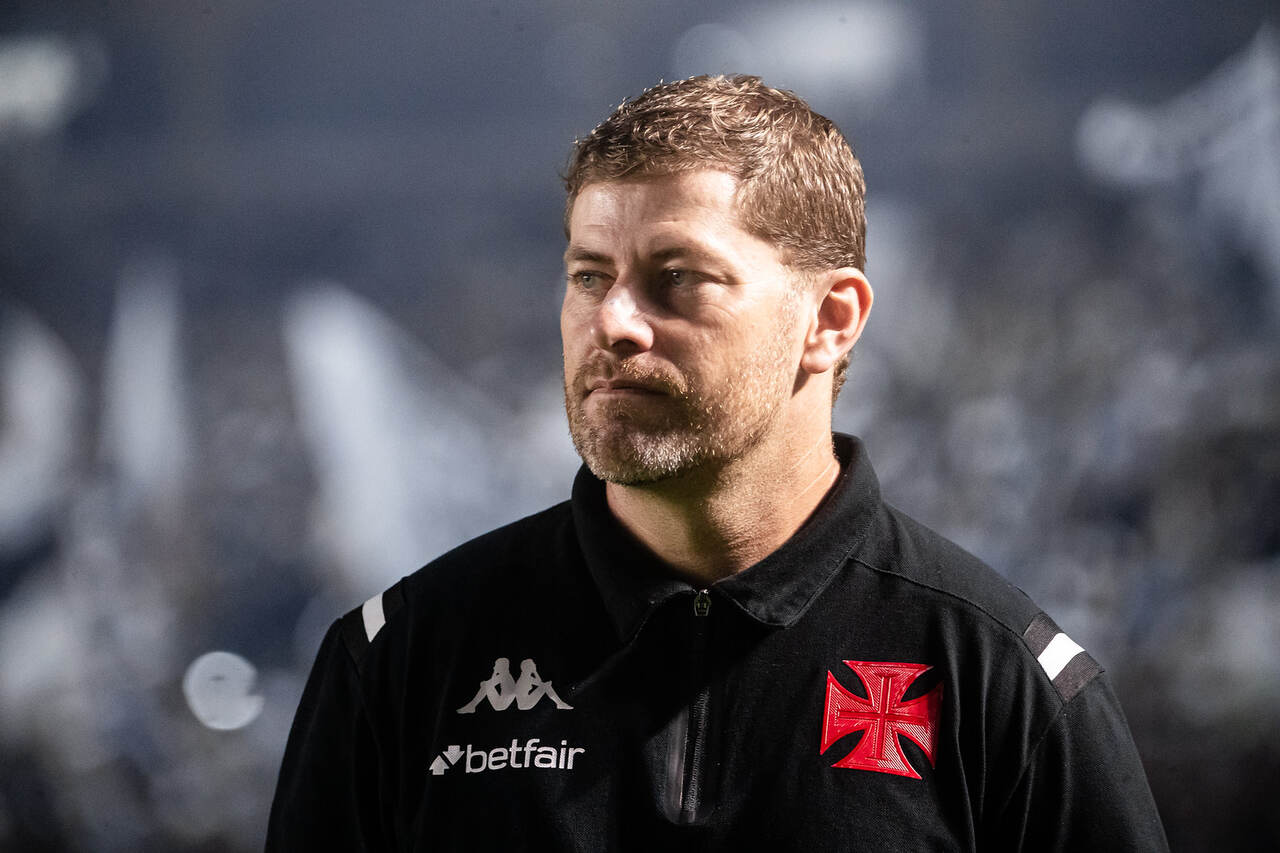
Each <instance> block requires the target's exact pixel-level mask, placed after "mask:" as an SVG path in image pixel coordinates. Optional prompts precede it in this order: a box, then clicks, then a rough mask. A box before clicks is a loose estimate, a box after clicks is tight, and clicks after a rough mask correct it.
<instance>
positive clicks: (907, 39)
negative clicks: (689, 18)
mask: <svg viewBox="0 0 1280 853" xmlns="http://www.w3.org/2000/svg"><path fill="white" fill-rule="evenodd" d="M924 56H925V36H924V24H923V21H922V19H921V17H920V16H919V15H918V14H916V13H914V12H912V11H911V10H910V9H904V8H902V7H901V6H899V5H894V4H889V3H884V2H877V0H863V2H834V3H813V4H805V5H804V6H799V5H794V6H793V5H788V4H779V5H771V6H757V7H749V8H747V9H745V10H743V11H742V12H740V13H738V14H736V15H735V16H734V18H733V20H731V21H730V22H729V23H728V24H727V25H724V24H700V25H698V26H696V27H693V28H692V29H690V30H688V31H686V32H685V33H684V34H683V35H682V36H681V37H680V39H679V40H678V41H677V42H676V44H675V46H674V47H673V50H672V66H673V71H672V73H673V76H675V77H681V76H685V75H687V74H690V73H710V72H726V71H734V72H738V73H744V74H756V75H759V76H760V77H763V78H764V80H765V82H766V83H768V84H770V85H773V86H782V87H784V88H788V89H794V90H795V91H797V92H799V93H801V94H802V95H803V96H804V97H805V99H806V100H808V101H809V102H810V103H813V104H815V106H819V105H820V104H823V103H824V102H825V103H837V104H842V103H846V102H849V101H853V102H857V103H862V104H868V103H876V102H879V101H880V100H882V99H884V98H886V97H887V96H889V95H891V94H893V93H894V92H896V91H897V90H898V89H899V88H900V87H901V86H902V85H903V84H904V83H906V82H908V81H911V80H913V79H920V78H922V77H923V73H924V71H923V69H924Z"/></svg>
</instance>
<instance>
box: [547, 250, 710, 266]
mask: <svg viewBox="0 0 1280 853" xmlns="http://www.w3.org/2000/svg"><path fill="white" fill-rule="evenodd" d="M672 258H687V259H689V260H690V261H692V262H694V263H697V264H706V265H712V266H719V265H721V264H723V263H724V261H723V260H721V259H720V258H719V257H717V256H716V255H714V254H712V253H711V252H708V251H706V250H704V249H701V248H698V247H696V246H671V247H670V248H665V249H658V250H657V251H655V252H653V253H652V254H651V255H649V257H648V258H647V260H649V261H650V262H652V263H665V262H666V261H669V260H671V259H672ZM564 260H565V262H566V263H568V262H569V261H585V262H587V263H595V264H611V263H613V258H612V257H610V256H609V255H606V254H604V253H602V252H594V251H592V250H590V249H587V248H584V247H582V246H570V247H569V248H567V249H565V252H564Z"/></svg>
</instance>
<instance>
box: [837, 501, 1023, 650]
mask: <svg viewBox="0 0 1280 853" xmlns="http://www.w3.org/2000/svg"><path fill="white" fill-rule="evenodd" d="M877 527H878V528H879V529H878V531H877V534H878V535H875V536H872V537H870V541H869V545H868V547H866V548H863V549H861V551H860V552H859V553H858V554H856V555H855V559H856V560H857V562H858V563H860V564H862V565H863V566H865V567H866V568H868V569H871V570H873V571H876V572H879V573H881V574H884V575H891V576H896V577H898V578H900V579H901V580H902V581H904V582H906V583H909V584H912V585H914V586H917V587H920V588H922V589H926V590H931V591H933V592H935V593H937V594H939V595H941V596H944V597H946V598H948V599H951V600H954V601H955V603H956V604H957V605H961V606H967V607H969V608H974V609H977V610H979V611H982V612H984V613H986V614H987V615H988V616H989V617H990V618H992V619H994V620H995V621H997V622H999V623H1001V624H1003V625H1005V626H1007V627H1008V628H1009V629H1010V630H1012V631H1015V632H1017V633H1021V632H1022V631H1023V630H1025V629H1026V627H1027V625H1028V624H1030V622H1031V620H1032V619H1033V618H1034V617H1035V616H1036V614H1038V613H1039V612H1040V608H1039V607H1037V606H1036V604H1035V602H1033V601H1032V600H1031V599H1030V598H1029V597H1028V596H1027V594H1026V593H1024V592H1023V591H1022V590H1021V589H1019V588H1018V587H1016V586H1014V585H1013V584H1012V583H1010V582H1009V581H1008V580H1007V579H1006V578H1004V577H1003V576H1002V575H1001V574H1000V573H999V572H997V571H996V570H995V569H993V568H991V567H990V566H989V565H987V564H986V563H985V562H983V561H982V560H980V559H979V558H978V557H976V556H974V555H973V554H971V553H969V552H968V551H966V550H965V549H964V548H962V547H960V546H959V545H957V544H956V543H955V542H952V541H951V540H950V539H948V538H946V537H945V536H943V535H942V534H940V533H938V532H937V531H935V530H933V529H931V528H929V527H927V526H926V525H924V524H922V523H920V522H919V521H916V520H915V519H914V518H912V517H911V516H909V515H907V514H906V513H904V512H902V511H901V510H898V509H897V508H895V507H893V506H890V505H888V504H886V505H885V506H884V512H883V513H881V515H880V518H879V522H878V525H877Z"/></svg>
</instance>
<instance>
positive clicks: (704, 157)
mask: <svg viewBox="0 0 1280 853" xmlns="http://www.w3.org/2000/svg"><path fill="white" fill-rule="evenodd" d="M698 169H717V170H720V171H724V172H728V173H729V174H731V175H733V176H734V177H735V178H736V179H737V180H738V191H737V199H736V200H737V203H738V210H739V216H740V221H741V223H742V227H743V228H744V229H745V230H746V231H748V232H749V233H751V234H754V235H756V236H757V237H760V238H762V239H765V240H768V241H769V242H771V243H773V244H774V245H775V246H777V247H778V249H779V250H780V251H781V252H782V254H783V259H784V260H785V262H786V263H787V264H788V265H790V266H792V267H793V268H795V269H796V270H798V271H800V272H817V271H821V270H829V269H838V268H840V267H855V268H857V269H863V267H864V266H865V264H866V202H865V196H866V182H865V180H864V178H863V175H862V164H861V163H859V162H858V158H857V156H856V155H855V154H854V153H853V150H852V149H851V148H850V147H849V143H848V142H847V141H846V140H845V138H844V136H843V134H841V133H840V129H839V128H837V127H836V126H835V124H834V123H833V122H832V121H831V120H830V119H828V118H826V117H825V116H822V115H819V114H818V113H816V112H814V111H813V110H812V109H811V108H810V107H809V105H808V104H806V103H805V102H804V101H803V100H802V99H801V98H799V97H798V96H796V95H795V94H793V93H791V92H788V91H785V90H782V89H775V88H772V87H770V86H766V85H765V84H764V83H763V82H761V80H760V78H759V77H748V76H742V75H738V76H732V77H725V76H715V77H707V76H702V77H691V78H689V79H687V80H676V81H673V82H670V83H659V84H658V85H656V86H653V87H651V88H649V89H646V90H645V91H644V92H641V93H640V95H638V96H637V97H635V98H633V99H632V100H629V101H625V102H623V103H622V104H621V105H620V106H619V107H618V108H617V109H616V110H614V112H613V114H612V115H610V116H609V117H608V118H607V119H605V120H604V121H603V122H601V123H600V124H599V125H598V126H597V127H596V128H595V130H593V131H591V133H590V134H588V135H587V136H586V137H583V138H582V139H579V140H577V142H576V143H575V144H574V148H573V153H572V155H571V157H570V159H569V165H568V168H567V170H566V172H565V179H564V182H565V189H566V190H567V191H568V199H567V202H566V205H565V231H566V234H567V233H568V224H569V216H570V214H571V213H572V211H573V204H574V201H575V200H576V199H577V197H578V193H580V192H581V191H582V188H583V187H584V186H586V185H587V184H590V183H595V182H598V181H610V180H618V179H623V178H630V177H646V176H651V175H668V174H674V173H678V172H690V171H695V170H698ZM847 368H848V357H847V356H846V357H845V358H844V359H842V360H841V362H840V364H839V365H838V366H837V368H836V374H835V379H834V388H833V399H834V394H835V393H838V392H839V389H840V385H841V384H842V383H843V381H844V375H845V371H846V370H847Z"/></svg>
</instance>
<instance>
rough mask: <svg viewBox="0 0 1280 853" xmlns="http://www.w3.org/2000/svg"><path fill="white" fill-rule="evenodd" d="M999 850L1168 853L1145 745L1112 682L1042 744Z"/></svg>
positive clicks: (1059, 720) (1066, 711)
mask: <svg viewBox="0 0 1280 853" xmlns="http://www.w3.org/2000/svg"><path fill="white" fill-rule="evenodd" d="M996 835H997V837H998V842H999V843H997V844H996V845H995V848H996V849H999V850H1010V851H1014V850H1017V851H1032V850H1034V851H1112V850H1114V851H1167V850H1168V849H1169V843H1168V841H1167V840H1166V839H1165V834H1164V828H1163V826H1162V825H1161V823H1160V816H1159V814H1158V812H1157V810H1156V804H1155V801H1154V800H1153V799H1152V796H1151V789H1150V787H1149V786H1148V784H1147V777H1146V774H1145V773H1144V772H1143V769H1142V762H1141V760H1140V759H1139V757H1138V750H1137V747H1136V746H1134V743H1133V737H1132V736H1131V735H1130V733H1129V726H1128V723H1127V722H1126V721H1125V718H1124V713H1123V712H1122V711H1121V709H1120V703H1119V701H1118V700H1117V699H1116V697H1115V694H1114V693H1113V692H1112V690H1111V686H1110V684H1109V683H1108V681H1107V679H1106V676H1105V675H1103V674H1099V675H1098V676H1096V677H1095V678H1093V680H1092V681H1090V682H1089V683H1088V684H1087V685H1085V686H1084V687H1083V688H1082V689H1081V690H1080V691H1079V692H1078V693H1076V695H1075V696H1073V697H1072V699H1071V701H1069V702H1067V703H1066V704H1065V705H1064V706H1063V707H1062V711H1061V713H1059V714H1058V716H1057V717H1056V718H1055V720H1054V721H1053V723H1052V724H1051V725H1050V726H1049V728H1048V730H1047V731H1046V732H1045V735H1044V737H1043V738H1041V740H1040V742H1039V744H1038V745H1037V746H1036V748H1035V751H1034V752H1033V753H1032V755H1031V757H1030V759H1029V761H1028V763H1027V765H1026V767H1025V769H1024V771H1023V774H1022V778H1021V779H1020V781H1019V783H1018V785H1017V787H1016V788H1015V789H1014V791H1013V794H1012V796H1011V797H1010V799H1009V802H1008V804H1007V806H1006V807H1005V809H1004V810H1003V812H1002V814H1001V818H1000V823H999V828H998V829H997V830H996Z"/></svg>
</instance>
